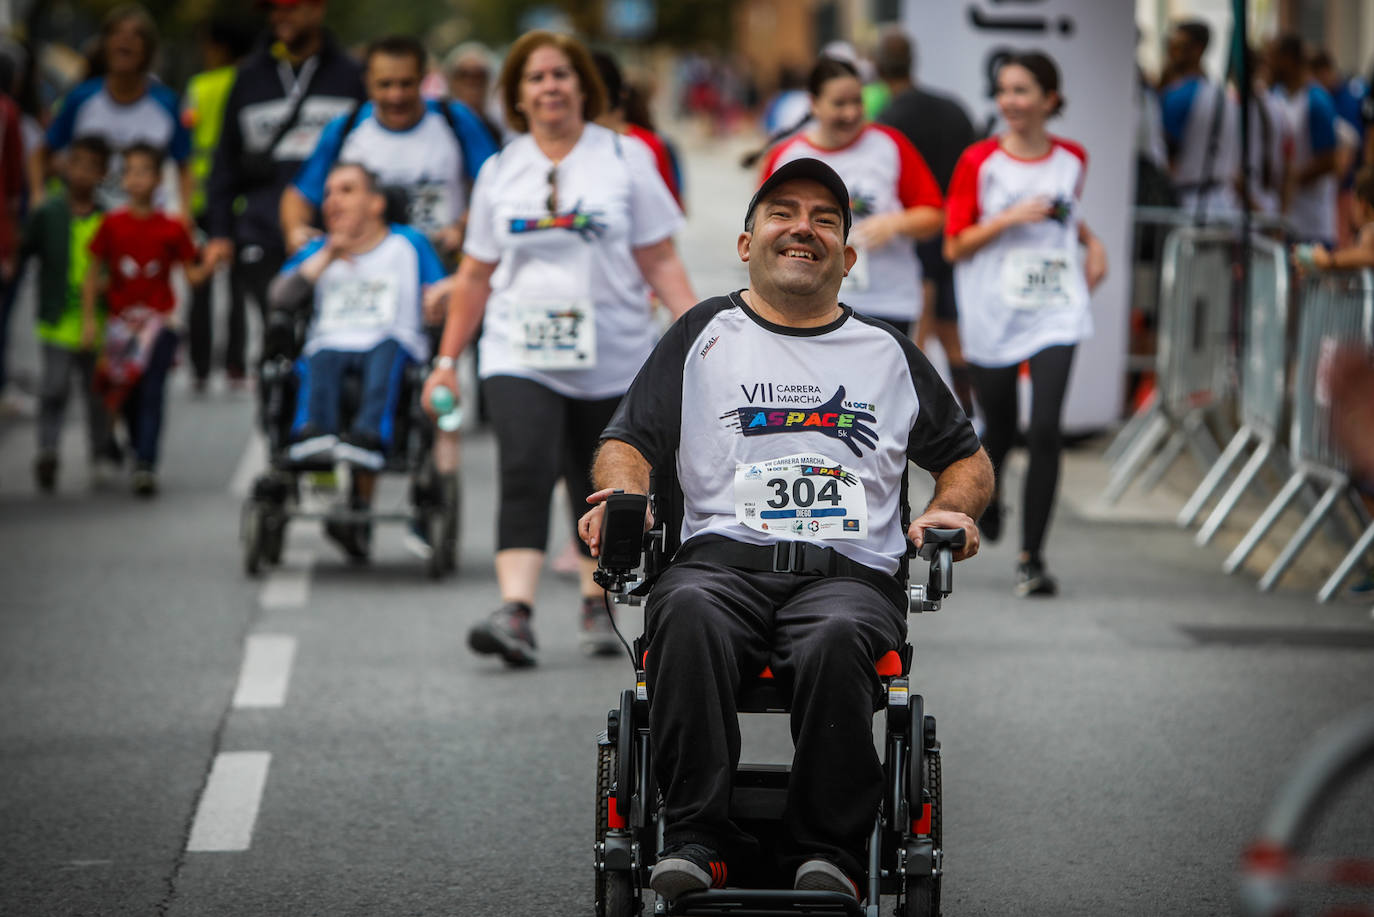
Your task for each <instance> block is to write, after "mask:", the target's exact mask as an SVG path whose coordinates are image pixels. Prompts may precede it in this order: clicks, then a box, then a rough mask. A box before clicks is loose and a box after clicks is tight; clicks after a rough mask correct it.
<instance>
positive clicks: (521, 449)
mask: <svg viewBox="0 0 1374 917" xmlns="http://www.w3.org/2000/svg"><path fill="white" fill-rule="evenodd" d="M500 84H501V97H502V101H503V102H504V104H505V107H506V116H507V121H508V123H509V124H510V126H511V127H512V128H513V129H515V130H516V131H518V132H520V136H517V137H516V138H515V139H514V140H512V141H511V142H510V144H509V145H508V146H506V148H505V149H504V150H502V151H501V152H500V153H498V154H497V155H495V156H493V157H491V158H490V159H489V160H488V161H487V163H486V165H484V166H483V167H482V170H481V172H480V174H479V175H478V177H477V182H476V185H475V186H474V188H473V193H472V205H471V208H470V210H469V216H468V225H467V236H466V240H465V242H464V245H463V254H464V258H463V261H462V263H461V264H460V265H459V268H458V272H457V273H456V274H455V275H454V277H453V280H452V282H451V284H450V288H449V315H448V321H447V323H446V324H445V326H444V337H443V340H442V341H441V343H440V345H439V357H438V359H437V360H436V366H435V369H434V372H433V373H432V374H431V375H430V378H429V380H428V381H427V382H426V383H425V393H424V401H425V404H426V406H427V407H429V408H430V410H433V408H432V404H431V395H432V393H433V391H434V389H435V388H436V387H437V386H439V385H444V386H447V387H449V388H450V389H452V390H454V391H456V390H457V379H456V377H455V374H454V369H453V363H454V360H455V358H456V357H457V355H458V354H459V353H460V352H462V349H463V348H464V347H465V346H467V344H468V342H469V341H471V340H472V339H473V337H474V335H475V334H476V332H477V329H478V326H479V325H481V327H482V337H481V341H480V343H479V345H478V346H479V360H478V365H479V366H480V369H481V378H482V387H483V395H484V397H485V399H486V403H487V406H488V411H489V413H490V416H491V422H492V426H493V428H494V429H495V432H496V440H497V450H498V464H499V475H500V504H499V505H500V509H499V514H498V515H499V518H498V532H497V551H496V578H497V582H498V584H499V587H500V590H501V601H502V605H501V607H500V608H498V609H497V610H496V611H495V612H494V613H492V614H491V615H490V616H489V617H487V618H485V619H484V620H482V621H481V622H479V623H478V624H477V625H476V626H474V627H473V628H472V629H471V630H470V631H469V633H468V645H469V646H470V647H471V648H472V649H473V650H474V651H475V652H478V653H489V654H494V655H499V656H500V657H501V658H502V659H503V660H505V662H506V663H507V664H509V665H512V666H527V665H533V664H534V662H535V661H536V649H535V640H534V632H533V629H532V627H531V616H532V614H533V608H534V600H535V593H536V591H537V588H538V584H539V573H540V569H541V568H542V566H543V563H544V549H545V545H546V544H547V541H548V535H549V531H548V530H549V515H550V507H549V504H550V498H551V496H552V493H553V488H554V484H555V483H556V482H557V481H558V479H559V478H560V477H561V478H563V480H564V481H565V482H566V483H567V489H568V497H569V502H570V504H571V507H570V509H571V511H572V520H573V524H574V525H576V522H577V519H578V518H579V517H580V516H581V515H582V513H583V512H584V511H585V509H586V504H585V502H584V501H585V498H586V496H587V495H588V494H590V493H591V492H592V490H593V488H592V486H591V482H590V481H589V480H588V477H587V476H588V474H589V472H590V468H591V458H592V450H593V449H594V448H595V446H596V443H597V441H598V439H599V437H600V435H601V431H602V429H603V428H604V427H605V426H606V424H607V422H609V420H610V418H611V415H612V413H614V411H615V408H616V405H617V404H618V403H619V400H620V396H621V395H623V394H624V393H625V392H626V390H628V389H629V386H630V382H631V381H633V379H634V377H635V374H636V373H637V372H638V371H639V367H640V365H641V364H642V363H643V362H644V359H645V358H646V357H647V356H648V354H649V351H650V350H651V349H652V348H653V345H654V342H655V340H656V332H655V327H654V325H653V323H652V321H651V316H650V312H649V309H650V307H649V295H648V293H649V289H650V288H652V290H653V291H654V292H655V293H656V294H658V297H659V299H661V300H662V301H663V303H664V304H665V305H667V306H668V308H669V310H670V311H671V312H672V313H673V314H674V316H676V315H679V314H681V313H682V312H685V311H686V310H687V309H688V308H690V307H691V306H692V305H693V304H694V303H695V302H696V297H695V295H694V294H693V292H692V289H691V285H690V284H689V283H688V280H687V274H686V271H685V270H684V269H683V266H682V262H681V261H680V260H679V258H678V255H677V251H676V249H675V248H674V246H673V235H674V233H676V232H677V231H678V229H679V228H680V227H681V226H682V222H683V220H682V213H681V211H680V210H679V209H678V207H677V205H676V204H675V203H674V202H673V198H672V195H671V194H669V192H668V189H667V188H666V187H665V186H664V184H663V181H662V179H661V178H659V176H658V174H657V173H656V172H655V171H654V168H653V164H652V161H651V159H650V157H648V156H637V155H633V154H632V153H630V152H629V151H627V149H626V147H627V146H628V144H629V143H630V142H632V141H628V140H626V139H624V138H621V137H619V136H618V135H616V134H615V133H614V132H612V131H610V130H607V129H605V128H603V127H599V126H597V125H596V124H593V123H591V122H592V120H593V119H594V118H596V116H597V115H598V114H599V113H600V112H601V111H602V109H603V108H604V106H605V101H606V97H605V90H604V89H603V88H602V85H601V81H600V78H599V77H598V76H597V72H596V68H595V65H594V64H593V63H592V60H591V58H590V56H589V55H588V53H587V51H586V49H585V48H583V47H582V45H580V44H579V43H578V42H577V41H576V40H575V39H572V38H570V37H568V36H565V35H558V34H554V33H552V32H544V31H535V32H529V33H527V34H525V35H524V36H522V37H521V38H520V39H519V40H517V41H516V43H515V44H514V45H513V46H512V48H511V50H510V52H509V54H508V55H507V57H506V62H505V65H504V66H503V68H502V73H501V79H500ZM577 544H578V545H579V546H581V540H580V539H579V540H578V541H577ZM583 550H584V552H585V550H586V549H585V548H583ZM594 569H595V564H594V561H592V560H591V559H590V557H589V556H585V557H584V560H583V564H582V595H583V601H582V644H583V647H584V649H586V650H587V651H588V652H594V653H608V652H615V651H616V650H617V647H618V643H617V641H616V639H615V636H614V634H613V633H612V632H611V629H610V620H609V618H608V617H607V616H606V612H605V610H604V608H603V607H602V600H601V594H602V593H601V589H600V588H599V587H598V586H597V585H596V584H595V583H594V582H593V580H592V578H591V573H592V571H593V570H594Z"/></svg>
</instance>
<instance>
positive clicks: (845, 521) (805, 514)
mask: <svg viewBox="0 0 1374 917" xmlns="http://www.w3.org/2000/svg"><path fill="white" fill-rule="evenodd" d="M735 521H736V522H738V523H739V524H740V525H743V526H747V527H748V528H751V529H753V530H754V531H756V532H766V533H768V534H770V535H777V536H779V537H781V538H787V539H792V540H801V539H832V538H866V537H868V501H867V499H866V497H865V496H864V485H863V481H861V480H859V476H858V475H856V474H854V473H853V472H852V471H848V470H846V469H845V468H844V467H843V466H841V465H840V464H839V463H837V462H832V461H831V460H830V459H828V458H826V457H825V456H823V455H789V456H785V457H783V458H776V459H769V460H767V461H763V462H745V463H743V464H740V465H737V466H735Z"/></svg>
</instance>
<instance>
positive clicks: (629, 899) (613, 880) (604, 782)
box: [596, 743, 643, 917]
mask: <svg viewBox="0 0 1374 917" xmlns="http://www.w3.org/2000/svg"><path fill="white" fill-rule="evenodd" d="M617 757H618V756H617V754H616V746H614V745H612V744H610V743H606V744H604V745H600V746H598V747H597V756H596V845H597V847H596V849H597V861H598V862H597V867H596V917H636V915H638V914H640V913H641V911H642V909H643V907H642V902H641V900H640V898H639V896H638V893H637V892H636V891H635V887H634V880H633V875H632V873H631V872H630V871H629V870H623V869H606V868H605V865H604V857H605V853H604V851H605V843H606V832H607V831H608V830H609V828H610V802H611V788H612V787H613V786H614V785H615V781H616V767H617V766H618V763H619V762H618V760H617Z"/></svg>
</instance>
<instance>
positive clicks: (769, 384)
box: [580, 159, 993, 901]
mask: <svg viewBox="0 0 1374 917" xmlns="http://www.w3.org/2000/svg"><path fill="white" fill-rule="evenodd" d="M850 225H851V214H850V209H849V192H848V190H847V189H846V187H845V185H844V184H843V182H842V181H841V179H840V178H839V176H837V175H836V174H835V173H834V172H833V171H832V170H831V169H830V168H829V167H828V166H826V165H824V164H822V163H820V162H819V161H816V160H810V159H803V160H797V161H795V162H792V163H789V164H787V165H785V166H783V167H782V168H781V169H779V170H778V171H777V172H775V173H774V174H773V175H772V176H771V177H769V178H768V180H767V181H765V182H764V183H763V184H762V186H761V187H760V188H759V190H758V192H757V193H756V194H755V196H754V198H753V200H752V201H750V204H749V209H748V212H747V215H746V219H745V225H744V232H743V233H742V234H741V235H740V236H739V239H738V241H737V248H738V252H739V257H740V260H741V261H744V262H745V263H746V264H747V265H748V269H749V288H748V289H747V290H742V291H739V292H736V293H732V294H730V295H728V296H722V297H717V298H714V299H709V300H706V301H704V302H702V303H699V304H698V305H697V306H695V307H694V308H693V309H692V310H691V311H690V312H688V313H687V314H686V315H685V316H683V318H682V319H680V320H679V321H678V322H677V323H676V324H675V325H674V326H673V327H672V328H671V329H670V330H669V331H668V333H667V334H666V335H665V336H664V338H663V339H662V340H661V341H660V342H659V344H658V346H657V348H656V349H655V350H654V352H653V354H652V355H651V356H650V358H649V360H648V361H647V362H646V364H645V365H644V368H643V369H642V370H641V371H640V373H639V376H638V378H637V379H636V380H635V383H634V385H633V387H632V388H631V389H630V391H629V393H628V394H626V396H625V398H624V400H623V401H622V402H621V405H620V409H619V411H618V413H617V414H616V415H615V418H614V419H613V420H612V421H611V423H610V425H609V426H608V427H607V428H606V431H605V433H604V434H603V439H602V443H601V447H600V449H599V451H598V453H597V458H596V461H595V467H594V471H593V475H594V479H595V481H596V482H597V485H598V487H600V488H603V489H601V490H599V491H598V492H597V493H595V494H593V495H592V496H591V497H589V498H588V500H589V502H592V503H594V504H597V505H595V506H594V507H593V508H592V510H591V511H589V512H588V513H587V514H586V515H585V516H584V517H583V518H582V520H581V522H580V532H581V535H582V537H583V539H584V540H585V541H586V542H587V543H588V545H589V546H590V547H591V549H592V553H593V554H599V553H600V549H601V547H602V546H601V544H600V533H601V520H602V515H603V512H604V505H603V504H602V501H604V500H605V499H606V497H607V496H608V495H610V494H611V493H612V492H613V491H616V490H621V491H625V492H627V493H636V494H647V493H649V486H650V471H651V469H654V468H666V469H672V470H673V472H674V474H675V476H676V480H677V486H678V490H679V494H678V496H679V497H680V499H681V531H680V539H681V545H682V546H681V547H680V548H679V549H678V550H677V552H676V555H675V556H674V557H673V558H672V562H671V564H670V565H669V566H668V567H667V569H666V570H664V571H663V572H662V574H661V575H660V577H659V578H658V580H657V581H656V583H655V584H654V587H653V589H652V591H651V592H650V593H649V597H648V603H647V608H646V614H645V638H646V640H647V653H646V658H645V663H644V665H645V669H646V674H647V687H648V696H649V714H648V718H649V727H650V734H651V735H652V736H653V747H654V755H653V769H654V775H655V777H656V778H657V785H658V787H659V788H660V789H661V792H662V794H663V799H664V820H665V823H666V826H665V828H664V831H663V838H664V844H663V849H662V851H661V852H660V854H659V856H658V859H657V862H656V863H655V864H654V867H653V871H652V874H651V877H650V883H649V884H650V886H651V887H652V889H653V890H654V891H655V892H656V893H657V894H659V895H660V896H661V897H663V898H666V899H668V900H669V901H672V900H674V899H676V898H678V897H679V896H681V895H683V894H684V893H687V892H690V891H696V890H702V889H707V888H711V887H719V886H723V885H725V884H726V881H727V877H728V875H729V869H730V864H731V863H732V862H736V861H740V860H745V859H747V858H749V857H751V856H752V854H753V852H754V847H755V846H756V845H755V842H754V841H753V840H752V839H751V838H750V837H749V836H748V835H747V834H745V833H744V832H743V831H742V830H741V829H740V828H739V827H738V826H737V825H736V824H735V823H733V822H732V820H731V816H730V803H731V792H732V786H731V783H732V777H733V775H734V773H735V768H736V766H737V764H738V762H739V756H740V731H739V724H738V717H737V707H736V700H737V696H738V693H739V690H740V687H741V684H742V683H743V682H744V680H746V679H748V678H752V677H753V676H755V675H757V674H758V673H759V672H760V671H761V670H762V669H763V668H764V667H765V666H767V667H769V668H771V670H772V673H773V675H774V677H775V679H776V684H777V685H778V687H779V689H781V690H782V691H783V692H784V693H785V694H786V695H788V696H790V701H791V705H790V706H791V709H790V717H791V729H792V737H793V741H794V745H795V754H794V759H793V765H792V771H791V775H790V779H789V781H788V785H787V804H786V809H785V814H784V819H783V822H784V824H783V827H784V829H785V832H786V835H787V836H788V840H789V843H790V846H789V849H788V850H787V851H786V852H785V856H784V863H785V864H786V866H787V868H788V869H789V871H790V870H795V872H792V873H791V874H792V875H793V876H794V879H793V881H794V887H795V888H798V889H804V890H820V891H834V892H842V893H845V894H848V895H853V896H854V897H855V898H860V897H861V894H860V892H859V887H860V884H859V883H860V882H861V880H862V879H863V877H864V876H865V875H866V866H865V853H864V850H865V846H866V842H867V840H868V838H869V836H870V834H871V832H872V830H873V825H874V820H875V818H876V816H877V813H878V810H879V805H880V799H881V797H882V792H883V771H882V765H881V762H880V761H879V758H878V755H877V753H876V752H875V750H874V748H873V741H872V731H871V730H872V715H873V711H874V701H875V697H877V696H878V694H879V692H880V690H881V683H880V681H879V679H878V675H877V673H876V670H875V663H876V662H877V660H879V659H880V658H882V657H883V656H885V655H886V654H887V653H888V652H889V651H893V650H899V649H900V648H901V647H902V646H903V645H904V641H905V637H906V620H905V614H906V607H907V596H906V592H905V589H904V586H903V584H902V582H901V581H900V579H899V577H900V575H901V571H904V568H905V565H904V556H905V555H906V552H907V550H908V545H907V539H908V538H909V539H910V540H911V542H912V543H914V544H915V545H916V546H917V547H919V546H920V545H921V544H922V541H923V531H924V530H925V529H926V528H935V527H943V528H951V529H962V530H963V533H964V537H965V543H964V546H963V547H962V548H961V549H959V550H958V551H957V552H956V553H955V559H963V558H965V557H970V556H972V555H973V554H975V553H976V552H977V550H978V529H977V526H976V524H975V523H974V520H975V519H976V518H977V517H978V515H979V514H980V513H981V512H982V510H983V508H984V506H985V505H986V504H987V502H988V499H989V497H990V496H991V494H992V486H993V472H992V466H991V464H990V462H989V461H988V458H987V455H986V453H984V452H983V450H982V448H981V446H980V445H979V441H978V437H977V436H976V435H975V433H974V431H973V429H972V427H971V425H970V424H969V422H968V419H967V418H966V417H965V416H964V413H963V411H962V410H961V409H960V407H959V404H958V402H957V401H956V400H955V399H954V397H953V396H952V395H951V394H950V392H949V390H948V389H947V388H946V387H945V385H944V384H943V383H942V382H941V380H940V378H939V377H938V375H937V374H936V373H935V371H934V370H933V369H932V368H931V366H930V364H929V363H928V362H927V361H926V358H925V357H924V356H923V355H922V354H921V352H920V351H919V350H918V349H917V348H916V347H915V345H914V344H913V343H912V342H911V341H910V340H908V339H906V338H904V337H902V336H901V335H900V334H898V333H897V332H896V331H895V330H894V329H892V328H891V327H890V326H888V325H886V324H884V323H883V322H881V321H877V320H873V319H868V318H864V317H862V316H859V315H856V314H855V313H854V312H853V311H852V310H851V309H849V308H848V307H847V306H844V305H843V304H841V303H839V302H838V299H837V297H838V292H839V288H840V283H841V281H842V279H843V277H844V276H845V274H846V272H847V271H848V269H849V268H850V267H852V266H853V264H854V261H855V258H856V253H855V251H854V249H853V248H852V247H849V246H848V245H846V240H847V238H848V233H849V229H850ZM908 459H910V460H911V461H914V462H916V463H917V464H918V465H920V466H921V467H923V468H925V469H927V470H928V471H930V472H931V474H932V475H933V476H934V478H935V492H934V496H933V498H932V499H931V501H930V504H929V506H927V508H926V509H925V511H924V512H923V513H922V514H921V515H920V516H919V518H917V519H915V520H914V521H913V522H911V524H910V526H909V527H907V529H906V530H905V531H903V527H902V524H901V520H902V518H903V513H902V510H903V507H902V505H901V504H902V501H903V497H904V493H905V488H904V483H905V481H904V478H905V474H906V468H907V462H908ZM658 497H659V499H660V501H661V500H662V495H661V494H660V495H658ZM646 525H647V522H646ZM625 752H626V750H624V749H622V750H621V753H622V754H623V753H625Z"/></svg>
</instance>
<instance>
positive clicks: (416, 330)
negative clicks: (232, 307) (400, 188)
mask: <svg viewBox="0 0 1374 917" xmlns="http://www.w3.org/2000/svg"><path fill="white" fill-rule="evenodd" d="M388 209H389V205H388V197H387V195H386V193H385V191H384V190H383V189H382V188H380V187H379V186H378V184H377V181H376V178H375V176H373V175H372V174H371V173H370V172H368V170H366V169H365V168H363V167H362V166H360V165H357V164H355V163H339V164H337V165H335V166H334V167H333V168H332V169H331V170H330V172H329V176H328V178H327V180H326V182H325V197H324V202H323V206H322V208H321V212H322V216H323V220H324V225H325V234H324V235H322V236H320V237H318V238H316V239H315V240H313V241H312V242H310V243H309V244H307V245H306V246H304V247H303V248H302V249H301V250H300V251H299V252H297V253H296V255H295V256H294V257H293V258H292V259H291V260H290V261H288V262H287V263H286V265H285V266H284V267H283V269H282V272H281V273H280V274H279V275H278V276H277V277H276V278H275V279H274V280H273V281H272V284H271V286H270V288H269V291H268V299H269V304H270V307H271V317H270V318H269V329H268V335H267V341H268V343H267V350H269V351H270V353H268V354H267V356H268V358H269V359H268V365H272V366H278V367H284V366H286V365H291V367H292V368H291V372H290V374H289V375H288V374H287V373H285V372H282V371H278V372H276V373H269V375H270V376H271V378H268V379H265V380H264V386H265V387H268V388H269V392H268V396H267V397H266V398H265V399H264V403H265V405H266V407H265V414H266V416H265V418H264V420H265V424H264V425H265V426H266V427H267V429H268V439H269V445H270V451H271V453H272V460H273V461H272V463H273V466H274V470H279V471H285V472H288V473H289V472H292V471H302V470H314V469H317V468H326V469H328V468H333V466H334V464H335V463H336V462H339V461H342V462H346V463H348V464H349V465H350V466H351V467H352V469H353V473H352V474H351V475H350V479H351V487H352V490H351V493H350V495H349V504H350V505H349V506H348V511H349V512H348V513H347V514H346V515H347V518H327V519H326V526H325V530H326V533H327V534H328V535H329V536H330V537H331V538H333V539H334V540H335V541H337V542H338V543H339V544H340V546H341V547H342V548H343V549H344V551H345V552H346V553H347V554H348V555H349V556H350V557H352V558H354V559H365V558H366V557H367V554H368V550H369V543H370V537H369V536H370V519H364V518H362V517H364V516H366V515H367V514H368V513H369V511H370V509H371V504H372V495H373V491H374V489H375V486H376V477H377V474H378V472H381V471H383V470H385V469H388V468H395V469H396V470H402V471H408V470H412V469H411V468H410V466H411V465H412V464H414V462H412V461H411V455H410V451H411V450H409V449H408V446H409V445H410V444H409V443H407V442H406V439H408V437H406V436H403V435H401V434H402V433H405V432H407V431H408V428H409V427H410V426H411V424H409V423H407V421H410V420H420V419H421V414H420V412H419V409H418V384H417V383H418V382H419V381H420V378H419V373H421V372H422V371H423V369H424V365H423V364H424V363H425V361H426V360H427V359H428V356H429V346H430V344H429V340H428V337H427V335H426V332H425V327H424V326H425V316H426V315H427V314H429V313H434V314H441V309H440V304H439V303H428V304H427V303H426V302H425V298H426V293H427V291H428V290H429V288H430V287H431V285H432V284H435V283H436V282H437V281H439V280H441V279H443V277H444V271H443V268H442V267H441V265H440V263H439V259H438V256H437V255H436V254H435V252H434V249H433V248H432V247H431V245H430V243H429V242H428V241H427V240H426V239H425V237H424V236H423V235H421V234H420V233H418V232H416V231H415V230H413V229H411V228H409V227H408V226H404V225H401V224H399V223H391V222H388V220H387V216H388ZM302 327H304V334H303V345H302V346H299V347H298V346H297V342H298V341H299V340H300V336H299V335H300V329H301V328H302ZM297 350H299V353H300V356H299V358H298V359H295V361H294V364H288V362H287V361H288V360H290V358H292V357H295V355H296V351H297ZM274 361H275V362H274ZM350 375H352V376H354V377H356V382H357V389H356V393H350V394H352V397H345V389H346V388H347V386H348V385H349V384H350V380H349V379H348V377H349V376H350ZM292 397H294V401H295V407H294V411H293V410H292V409H291V406H290V400H291V398H292ZM345 405H348V406H349V407H351V417H349V418H345V415H344V410H345ZM410 415H414V417H413V418H412V417H411V416H410ZM288 418H289V420H288ZM346 419H347V427H346V428H345V420H346ZM421 423H422V424H423V420H421ZM403 427H404V428H405V429H402V428H403ZM284 430H285V431H286V436H285V437H284V438H283V436H282V433H283V431H284ZM421 438H423V437H421ZM283 439H285V442H283ZM419 451H420V452H421V454H424V453H425V452H426V451H427V450H426V449H425V448H421V449H420V450H419ZM269 480H270V477H269ZM258 489H259V490H262V489H264V488H263V487H261V486H260V487H259V488H258ZM269 553H271V552H269ZM436 553H437V552H436Z"/></svg>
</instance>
